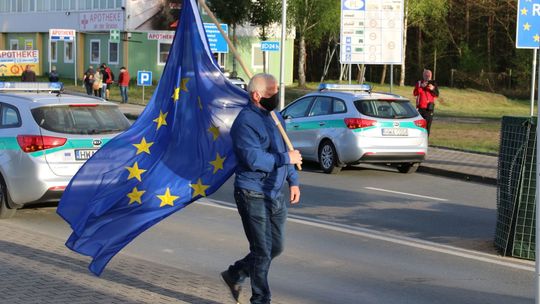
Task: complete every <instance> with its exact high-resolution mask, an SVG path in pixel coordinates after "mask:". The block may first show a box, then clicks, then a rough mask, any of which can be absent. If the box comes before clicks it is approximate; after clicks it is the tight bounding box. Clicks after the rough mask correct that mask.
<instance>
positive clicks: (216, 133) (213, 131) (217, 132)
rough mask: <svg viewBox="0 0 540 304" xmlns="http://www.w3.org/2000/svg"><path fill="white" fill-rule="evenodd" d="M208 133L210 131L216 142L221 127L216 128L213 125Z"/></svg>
mask: <svg viewBox="0 0 540 304" xmlns="http://www.w3.org/2000/svg"><path fill="white" fill-rule="evenodd" d="M208 131H209V132H210V133H212V135H213V138H214V141H216V139H217V138H218V137H219V127H216V126H214V125H212V126H211V127H210V128H209V129H208Z"/></svg>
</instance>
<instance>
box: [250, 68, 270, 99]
mask: <svg viewBox="0 0 540 304" xmlns="http://www.w3.org/2000/svg"><path fill="white" fill-rule="evenodd" d="M269 81H273V82H277V80H276V78H275V77H274V76H273V75H271V74H266V73H259V74H256V75H254V76H253V77H251V79H250V80H249V84H248V87H247V91H248V93H250V94H251V93H253V92H257V93H259V94H260V95H265V93H266V88H267V83H268V82H269Z"/></svg>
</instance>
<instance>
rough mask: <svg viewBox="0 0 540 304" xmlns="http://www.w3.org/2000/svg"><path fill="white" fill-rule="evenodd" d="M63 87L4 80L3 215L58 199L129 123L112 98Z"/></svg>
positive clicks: (0, 112)
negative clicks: (89, 160)
mask: <svg viewBox="0 0 540 304" xmlns="http://www.w3.org/2000/svg"><path fill="white" fill-rule="evenodd" d="M61 91H62V90H61V87H60V84H58V83H52V84H49V83H2V82H0V218H9V217H11V216H13V215H14V214H15V211H16V210H17V209H18V208H21V207H23V206H25V205H31V204H34V203H42V202H54V201H58V200H59V199H60V196H61V195H62V193H63V191H64V189H65V188H66V186H67V185H68V183H69V181H70V180H71V178H72V177H73V175H75V173H76V172H77V171H78V170H79V168H80V167H81V165H82V164H83V163H84V162H85V161H86V160H88V159H89V158H90V157H91V156H92V155H93V154H94V153H95V151H97V149H99V148H100V147H102V146H103V145H104V144H106V143H107V142H108V141H109V140H110V139H111V138H113V137H114V136H116V135H117V134H119V133H121V132H123V131H124V130H125V129H127V128H128V127H129V125H130V124H129V121H128V120H127V118H126V117H125V116H124V115H123V114H122V113H121V112H120V110H119V108H118V106H117V105H116V104H114V103H110V102H106V101H104V100H102V99H100V98H94V97H92V96H87V95H74V94H64V93H61Z"/></svg>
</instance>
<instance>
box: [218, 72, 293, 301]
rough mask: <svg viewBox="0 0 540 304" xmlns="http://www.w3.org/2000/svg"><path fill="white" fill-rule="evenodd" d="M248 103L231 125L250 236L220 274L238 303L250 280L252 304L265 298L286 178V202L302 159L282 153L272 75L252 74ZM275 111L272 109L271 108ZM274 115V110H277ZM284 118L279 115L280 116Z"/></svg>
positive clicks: (281, 227)
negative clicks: (245, 252) (246, 248)
mask: <svg viewBox="0 0 540 304" xmlns="http://www.w3.org/2000/svg"><path fill="white" fill-rule="evenodd" d="M248 92H249V96H250V99H251V102H249V104H248V105H247V106H246V107H245V108H244V109H243V110H242V111H241V112H240V113H239V114H238V116H237V118H236V120H235V121H234V123H233V126H232V128H231V137H232V142H233V148H234V152H235V155H236V157H237V159H238V166H237V167H236V172H235V173H236V179H235V183H234V186H235V190H234V198H235V201H236V206H237V208H238V213H239V214H240V217H241V219H242V224H243V226H244V232H245V234H246V237H247V239H248V241H249V254H248V255H247V256H246V257H244V258H243V259H241V260H238V261H236V262H235V263H234V264H233V265H230V266H229V268H228V270H225V271H223V272H222V273H221V277H222V278H223V280H224V281H225V283H226V284H227V286H228V287H229V290H230V292H231V294H232V296H233V298H234V299H235V300H236V301H237V302H238V298H239V297H240V292H241V288H242V286H241V284H242V282H243V281H244V280H245V278H247V277H249V278H250V279H251V293H252V296H251V303H252V304H261V303H270V288H269V286H268V270H269V268H270V262H271V261H272V259H274V258H275V257H276V256H278V255H279V254H280V253H281V252H282V251H283V242H284V237H285V221H286V219H287V204H286V203H285V198H284V195H283V193H282V190H281V188H282V186H283V183H284V182H285V180H287V182H288V183H289V187H290V194H291V195H290V199H289V202H290V203H291V204H297V203H298V202H299V201H300V187H299V181H298V173H297V172H296V170H295V169H294V164H301V163H302V156H301V155H300V152H298V151H297V150H295V151H290V152H287V149H286V147H285V143H284V141H283V138H282V136H281V134H280V133H279V131H278V129H277V127H276V124H275V123H274V121H273V119H272V117H271V115H270V112H271V111H273V110H274V109H275V108H276V106H277V105H278V103H279V97H278V85H277V81H276V79H275V78H274V77H273V76H272V75H269V74H257V75H255V76H254V77H253V78H252V79H251V80H250V82H249V85H248ZM274 113H275V112H274ZM276 115H278V116H279V113H276ZM280 120H281V121H282V123H283V119H282V118H281V116H280Z"/></svg>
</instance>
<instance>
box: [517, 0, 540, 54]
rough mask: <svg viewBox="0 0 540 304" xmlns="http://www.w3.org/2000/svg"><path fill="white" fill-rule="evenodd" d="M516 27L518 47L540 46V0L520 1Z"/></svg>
mask: <svg viewBox="0 0 540 304" xmlns="http://www.w3.org/2000/svg"><path fill="white" fill-rule="evenodd" d="M516 27H517V28H516V48H518V49H537V48H539V47H540V0H519V1H518V6H517V22H516Z"/></svg>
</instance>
